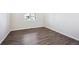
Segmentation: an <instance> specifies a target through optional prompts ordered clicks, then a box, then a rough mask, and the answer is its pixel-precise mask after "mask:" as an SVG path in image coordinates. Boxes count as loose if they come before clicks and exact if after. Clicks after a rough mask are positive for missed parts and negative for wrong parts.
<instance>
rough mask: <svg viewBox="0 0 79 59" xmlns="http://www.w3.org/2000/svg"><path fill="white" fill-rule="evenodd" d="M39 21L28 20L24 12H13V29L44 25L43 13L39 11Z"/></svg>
mask: <svg viewBox="0 0 79 59" xmlns="http://www.w3.org/2000/svg"><path fill="white" fill-rule="evenodd" d="M36 16H37V18H36V19H37V21H30V22H29V21H26V19H25V18H24V13H14V14H12V16H11V18H12V21H11V22H12V26H11V27H12V28H11V29H12V30H13V31H14V30H20V29H28V28H36V27H43V24H44V23H43V14H42V13H40V14H39V13H37V14H36Z"/></svg>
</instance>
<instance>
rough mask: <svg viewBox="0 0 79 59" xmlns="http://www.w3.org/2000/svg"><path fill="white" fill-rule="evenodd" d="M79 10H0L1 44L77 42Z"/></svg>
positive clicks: (78, 36)
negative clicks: (36, 11) (68, 11)
mask: <svg viewBox="0 0 79 59" xmlns="http://www.w3.org/2000/svg"><path fill="white" fill-rule="evenodd" d="M78 25H79V14H78V13H0V44H1V45H79V28H78Z"/></svg>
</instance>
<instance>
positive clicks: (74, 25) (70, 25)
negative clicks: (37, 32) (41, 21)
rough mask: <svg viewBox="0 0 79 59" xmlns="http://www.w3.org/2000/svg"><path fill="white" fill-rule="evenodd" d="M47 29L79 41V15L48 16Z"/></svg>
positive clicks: (60, 14)
mask: <svg viewBox="0 0 79 59" xmlns="http://www.w3.org/2000/svg"><path fill="white" fill-rule="evenodd" d="M46 18H47V19H46V27H47V28H50V29H52V30H55V31H57V32H60V33H62V34H64V35H66V36H69V37H72V38H75V39H76V40H79V14H62V13H59V14H47V15H46Z"/></svg>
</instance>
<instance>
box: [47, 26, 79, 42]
mask: <svg viewBox="0 0 79 59" xmlns="http://www.w3.org/2000/svg"><path fill="white" fill-rule="evenodd" d="M46 28H48V29H50V30H53V31H55V32H58V33H60V34H62V35H65V36H67V37H70V38H72V39H75V40H77V41H79V39H78V38H76V37H74V36H71V35H68V34H66V33H63V32H60V31H58V30H56V29H52V28H51V27H46Z"/></svg>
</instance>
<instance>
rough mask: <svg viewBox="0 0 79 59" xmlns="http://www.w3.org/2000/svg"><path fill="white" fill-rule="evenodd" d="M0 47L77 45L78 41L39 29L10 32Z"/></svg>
mask: <svg viewBox="0 0 79 59" xmlns="http://www.w3.org/2000/svg"><path fill="white" fill-rule="evenodd" d="M2 45H79V41H76V40H74V39H72V38H69V37H67V36H64V35H62V34H59V33H57V32H55V31H52V30H50V29H47V28H44V27H40V28H33V29H25V30H18V31H12V32H11V33H10V34H9V35H8V37H7V38H6V39H5V40H4V41H3V43H2Z"/></svg>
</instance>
